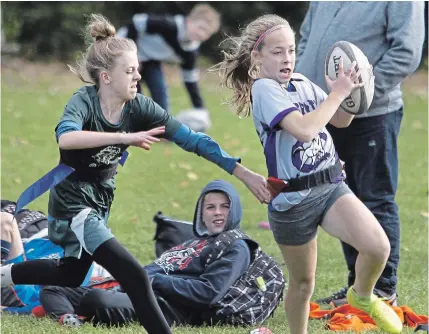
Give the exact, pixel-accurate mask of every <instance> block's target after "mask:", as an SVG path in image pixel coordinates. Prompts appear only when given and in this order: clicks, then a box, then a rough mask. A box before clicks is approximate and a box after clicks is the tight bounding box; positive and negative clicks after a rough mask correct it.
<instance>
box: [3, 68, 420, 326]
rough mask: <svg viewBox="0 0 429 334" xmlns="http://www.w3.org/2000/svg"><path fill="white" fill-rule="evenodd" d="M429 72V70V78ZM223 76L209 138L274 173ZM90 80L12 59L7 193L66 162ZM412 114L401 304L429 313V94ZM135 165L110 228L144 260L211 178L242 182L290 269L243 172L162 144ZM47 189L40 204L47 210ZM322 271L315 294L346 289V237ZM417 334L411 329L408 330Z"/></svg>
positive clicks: (405, 149) (124, 178) (248, 225)
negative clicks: (70, 123) (160, 229)
mask: <svg viewBox="0 0 429 334" xmlns="http://www.w3.org/2000/svg"><path fill="white" fill-rule="evenodd" d="M169 73H171V75H170V74H169V75H168V80H169V82H170V84H171V90H170V97H171V105H172V113H173V114H175V113H177V112H178V111H179V110H182V109H185V108H188V107H189V105H190V104H189V99H188V96H187V93H186V91H185V90H184V89H183V88H182V86H181V85H180V79H179V78H178V77H177V72H176V71H174V70H173V71H172V72H169ZM425 75H426V76H427V73H426V74H425ZM217 82H218V80H217V78H216V77H215V76H213V75H208V74H203V76H202V91H203V95H204V97H205V99H206V103H207V106H208V108H209V109H210V111H211V115H212V121H213V126H212V128H211V129H210V130H209V132H208V133H209V134H210V135H211V136H212V137H213V138H214V139H215V140H216V141H218V142H219V143H220V144H221V146H222V147H223V148H224V149H225V150H226V151H227V152H228V153H230V154H231V155H233V156H240V157H241V158H242V160H243V163H244V165H246V166H247V167H249V168H251V169H252V170H254V171H256V172H258V173H261V174H263V175H265V174H266V167H265V163H264V161H265V160H264V156H263V153H262V149H261V145H260V143H259V141H258V138H257V136H256V133H255V130H254V127H253V124H252V122H251V120H250V119H238V118H237V117H236V116H235V115H233V114H232V113H231V112H230V110H229V108H228V107H227V106H225V105H222V104H221V101H222V100H223V99H224V98H225V97H226V96H228V94H229V93H228V92H226V91H225V90H219V89H218V88H217ZM80 86H81V83H80V82H79V80H77V79H76V78H75V77H74V76H73V75H72V74H71V73H69V72H67V69H66V67H65V65H63V64H62V65H60V64H51V65H46V64H27V63H24V62H21V61H19V60H14V61H11V60H3V64H2V86H1V88H2V94H1V97H2V99H1V111H2V116H1V121H2V131H1V148H2V156H1V157H2V160H1V161H2V164H1V167H2V175H1V182H2V193H1V197H2V198H3V199H12V200H16V199H17V198H18V196H19V194H20V193H21V192H22V191H23V190H24V189H25V188H26V187H27V186H29V185H30V184H31V183H33V182H34V181H35V180H37V179H38V178H39V177H40V176H42V175H44V174H45V173H46V172H47V171H49V170H50V169H51V168H53V167H54V166H55V165H56V164H57V163H58V147H57V145H56V142H55V137H54V128H55V126H56V124H57V121H58V119H59V118H60V116H61V114H62V112H63V108H64V106H65V104H66V103H67V101H68V99H69V98H70V96H71V94H72V93H73V92H74V91H76V90H77V89H78V88H79V87H80ZM405 102H406V106H405V114H404V119H403V123H402V128H401V134H400V144H399V149H400V178H399V191H398V195H397V200H398V203H399V207H400V215H401V232H402V236H401V239H402V240H401V263H400V267H399V302H400V304H401V305H408V306H410V307H411V308H412V309H413V310H414V311H415V312H416V313H418V314H427V311H428V290H427V287H428V282H427V278H428V218H427V212H428V207H427V204H428V203H427V195H428V193H427V191H428V184H427V181H428V174H427V173H428V137H427V136H428V101H427V95H423V96H416V95H413V94H410V93H408V94H406V95H405ZM129 151H130V153H131V154H130V157H129V158H128V161H127V163H126V164H125V167H123V168H120V169H119V174H118V176H117V190H116V197H115V201H114V204H113V207H112V211H111V216H110V220H109V226H110V227H111V228H112V230H113V232H114V234H115V235H116V236H117V238H118V239H119V240H120V242H122V243H123V244H124V245H125V246H126V247H127V248H128V249H129V250H130V251H131V252H132V253H133V254H134V255H135V256H136V257H137V259H138V260H139V261H140V263H142V264H146V263H149V262H151V261H152V260H154V258H155V255H154V243H153V240H152V238H153V235H154V232H155V224H154V223H153V222H152V217H153V215H154V214H155V213H156V212H157V211H159V210H161V211H163V212H164V213H165V214H167V215H171V216H174V217H176V218H180V219H187V220H191V219H192V215H193V212H194V204H195V201H196V199H197V197H198V195H199V192H200V190H201V188H202V187H203V186H204V185H205V184H207V182H209V181H211V180H214V179H218V178H222V179H225V180H227V181H229V182H231V183H233V184H234V185H235V186H236V187H237V189H238V190H239V192H240V194H241V199H242V204H243V221H242V225H241V226H242V228H243V230H244V231H245V232H246V233H248V234H249V235H250V236H252V237H253V238H254V239H255V240H257V241H258V242H259V243H260V244H261V246H262V247H263V249H264V250H265V251H266V252H267V253H269V254H270V255H272V256H273V257H274V258H276V259H277V260H278V261H279V262H280V263H281V264H282V265H283V267H284V264H283V260H282V258H281V255H280V252H279V250H278V248H277V246H276V244H275V242H274V240H273V237H272V234H271V232H270V231H266V230H261V229H259V228H258V226H257V225H258V223H259V222H260V221H262V220H266V216H267V212H266V207H265V206H263V205H260V204H259V203H258V202H257V201H256V199H255V198H254V197H253V196H252V195H251V194H250V192H249V191H248V190H247V188H246V187H245V186H244V185H242V184H241V183H240V182H239V181H238V180H237V179H235V178H234V177H233V176H230V175H228V174H226V173H225V172H223V171H222V170H221V169H219V168H218V167H217V166H215V165H213V164H211V163H209V162H206V161H204V160H203V159H201V158H199V157H198V156H196V155H193V154H189V153H187V152H185V151H182V150H181V149H180V148H178V147H176V146H175V145H173V144H168V143H162V144H157V145H154V146H153V148H152V150H151V151H150V152H146V151H143V150H139V149H135V148H131V149H130V150H129ZM47 200H48V196H47V194H45V195H43V196H41V197H40V198H39V199H37V200H36V201H35V202H33V203H31V205H30V208H32V209H36V210H42V211H45V212H46V210H47ZM318 238H319V253H318V268H317V274H316V290H315V294H314V298H317V297H322V296H325V295H328V294H330V293H331V292H333V291H336V290H337V289H338V288H340V287H342V286H344V285H345V282H346V276H347V273H346V266H345V262H344V259H343V255H342V252H341V247H340V243H339V242H338V241H336V240H334V239H332V238H331V237H329V236H328V235H327V234H326V233H324V232H323V231H320V232H319V237H318ZM324 325H325V322H324V321H319V320H314V321H310V329H309V332H310V333H327V332H328V331H326V330H325V329H324ZM266 326H267V327H269V328H270V329H271V330H272V331H273V333H275V334H280V333H288V332H289V330H288V328H287V322H286V316H285V313H284V308H283V306H282V305H281V306H280V307H279V308H278V309H277V311H276V312H275V315H274V317H273V318H272V319H270V320H269V321H268V322H267V323H266ZM173 331H174V333H192V334H197V333H219V334H220V333H231V334H232V333H234V334H235V333H249V331H250V329H249V328H233V327H227V326H225V327H211V328H210V327H209V328H186V327H182V328H174V330H173ZM2 332H3V333H14V334H16V333H102V332H103V333H144V332H145V331H144V330H143V328H142V327H139V326H137V325H132V326H128V327H125V328H120V329H106V328H94V327H92V326H90V325H85V326H84V327H82V328H80V329H67V328H62V327H60V325H59V324H57V323H54V322H52V321H50V320H48V319H34V318H31V317H30V316H11V315H5V314H2ZM404 332H405V333H412V332H413V331H412V330H411V329H407V330H404Z"/></svg>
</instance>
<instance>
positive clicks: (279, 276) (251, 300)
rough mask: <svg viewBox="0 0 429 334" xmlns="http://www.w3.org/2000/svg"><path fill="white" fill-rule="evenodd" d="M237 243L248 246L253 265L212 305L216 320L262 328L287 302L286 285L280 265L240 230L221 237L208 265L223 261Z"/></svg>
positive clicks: (228, 232) (216, 242)
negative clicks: (243, 243)
mask: <svg viewBox="0 0 429 334" xmlns="http://www.w3.org/2000/svg"><path fill="white" fill-rule="evenodd" d="M237 239H243V240H244V241H245V242H246V243H247V244H248V246H249V249H250V253H251V256H252V257H251V263H250V266H249V268H248V269H247V271H246V272H245V273H243V274H242V275H241V276H240V277H239V278H238V279H237V280H236V281H235V282H234V284H233V285H232V286H231V287H230V289H229V290H228V291H227V293H226V294H225V295H224V296H223V297H222V298H221V299H220V300H219V301H218V302H217V303H215V304H214V305H211V307H213V308H215V309H216V317H215V319H214V320H215V321H219V322H221V323H227V324H231V325H243V326H247V325H250V326H253V325H260V324H262V323H263V322H264V321H265V320H266V319H267V318H268V317H269V316H271V315H272V314H273V313H274V310H275V309H276V308H277V307H278V305H279V303H280V301H281V300H283V291H284V288H285V285H286V281H285V278H284V275H283V270H282V268H281V267H280V265H279V264H278V263H277V262H276V261H275V260H274V259H273V258H272V257H270V256H268V255H267V254H265V253H264V252H263V251H262V250H261V248H260V247H259V245H258V244H257V243H256V242H255V241H253V240H252V239H250V238H249V237H248V236H247V235H246V234H244V233H243V232H241V231H240V230H231V231H226V232H223V233H221V234H219V236H218V237H217V238H216V241H215V244H216V247H215V249H214V251H213V253H212V254H210V256H209V258H208V260H207V264H206V265H209V264H210V263H211V262H212V261H214V260H215V259H217V258H218V257H220V256H221V255H222V253H223V251H224V250H225V249H226V248H227V247H228V246H229V245H230V244H231V243H233V242H235V241H236V240H237Z"/></svg>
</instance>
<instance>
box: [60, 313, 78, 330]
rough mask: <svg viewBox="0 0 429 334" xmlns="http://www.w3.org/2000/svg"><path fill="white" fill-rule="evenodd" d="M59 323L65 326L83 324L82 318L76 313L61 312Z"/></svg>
mask: <svg viewBox="0 0 429 334" xmlns="http://www.w3.org/2000/svg"><path fill="white" fill-rule="evenodd" d="M60 324H61V325H62V326H67V327H80V326H82V325H83V320H82V319H81V318H79V317H78V315H77V314H69V313H67V314H63V315H62V317H61V318H60Z"/></svg>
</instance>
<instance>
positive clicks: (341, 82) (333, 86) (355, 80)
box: [325, 57, 364, 99]
mask: <svg viewBox="0 0 429 334" xmlns="http://www.w3.org/2000/svg"><path fill="white" fill-rule="evenodd" d="M355 67H356V61H354V62H353V63H352V64H351V66H350V67H349V69H348V70H347V71H346V72H344V62H343V58H342V57H341V59H340V63H339V67H338V77H337V79H336V80H331V79H330V78H329V76H327V75H325V80H326V84H327V86H328V88H329V91H330V92H331V93H334V92H335V93H337V94H339V95H340V96H342V97H343V98H344V99H345V98H346V97H347V96H349V95H350V93H351V92H352V91H353V90H355V89H356V88H359V87H363V86H364V83H363V82H361V83H359V77H360V72H359V70H358V71H356V70H355Z"/></svg>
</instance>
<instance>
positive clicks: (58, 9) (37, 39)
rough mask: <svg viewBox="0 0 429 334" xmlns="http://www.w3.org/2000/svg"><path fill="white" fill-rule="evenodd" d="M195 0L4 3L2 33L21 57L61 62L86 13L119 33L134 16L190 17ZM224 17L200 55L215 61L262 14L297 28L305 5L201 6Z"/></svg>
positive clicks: (78, 46)
mask: <svg viewBox="0 0 429 334" xmlns="http://www.w3.org/2000/svg"><path fill="white" fill-rule="evenodd" d="M197 3H202V2H194V1H173V2H161V1H137V2H119V1H112V2H111V1H84V2H80V1H79V2H73V1H64V2H63V1H58V2H56V1H55V2H47V1H37V2H33V1H17V2H4V1H3V2H2V3H1V6H2V29H3V30H4V33H5V36H6V41H8V42H16V43H18V44H19V45H20V46H21V53H22V56H24V57H26V58H29V59H40V58H46V59H53V58H57V59H61V60H68V59H70V58H73V57H74V53H75V52H76V51H80V50H82V47H83V44H84V40H83V36H82V28H83V27H84V25H85V17H84V14H90V13H101V14H103V15H105V16H106V17H107V18H108V19H109V20H110V21H111V22H112V23H113V24H114V25H115V27H116V28H117V29H118V28H119V27H120V26H122V25H124V24H127V23H128V22H129V21H130V20H131V17H132V15H133V14H135V13H141V12H146V13H169V14H173V15H174V14H184V15H186V14H188V13H189V12H190V11H191V9H192V7H193V6H194V5H195V4H197ZM204 3H209V4H210V5H212V6H213V7H214V8H216V9H217V10H218V11H219V12H220V13H221V15H222V26H221V31H220V33H218V34H216V36H214V37H212V38H211V39H210V40H209V41H208V42H206V43H203V45H202V48H201V53H202V54H203V55H205V56H206V57H209V58H212V59H213V60H215V59H217V58H218V57H219V56H220V48H219V43H220V42H221V41H222V39H223V38H224V37H225V34H235V33H237V30H238V28H239V27H243V26H244V25H245V24H246V23H247V22H249V21H250V20H252V19H254V18H256V17H257V16H259V15H261V14H265V13H276V14H278V15H281V16H283V17H285V18H286V19H288V20H289V22H290V24H291V25H292V26H293V27H294V28H295V29H296V30H298V29H299V26H300V24H301V22H302V20H303V18H304V16H305V13H306V11H307V8H308V2H298V1H296V2H295V1H294V2H288V1H282V2H259V1H258V2H248V1H244V2H223V1H222V2H204Z"/></svg>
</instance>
